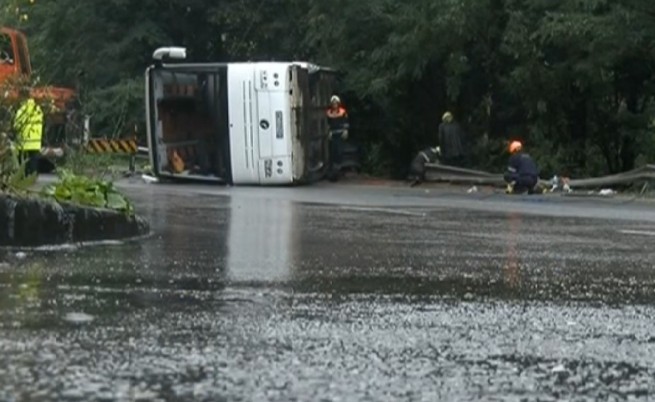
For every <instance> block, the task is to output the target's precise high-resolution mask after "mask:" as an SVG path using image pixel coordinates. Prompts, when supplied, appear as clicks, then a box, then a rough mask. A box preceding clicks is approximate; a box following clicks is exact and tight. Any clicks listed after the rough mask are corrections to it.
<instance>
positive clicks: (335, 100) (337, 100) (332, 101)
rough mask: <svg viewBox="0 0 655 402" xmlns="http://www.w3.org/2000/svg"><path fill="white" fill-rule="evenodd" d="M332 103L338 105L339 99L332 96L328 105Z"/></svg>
mask: <svg viewBox="0 0 655 402" xmlns="http://www.w3.org/2000/svg"><path fill="white" fill-rule="evenodd" d="M334 102H336V103H339V104H340V103H341V98H339V97H338V96H337V95H332V97H331V98H330V103H334Z"/></svg>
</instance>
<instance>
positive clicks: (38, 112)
mask: <svg viewBox="0 0 655 402" xmlns="http://www.w3.org/2000/svg"><path fill="white" fill-rule="evenodd" d="M20 92H21V98H27V99H25V100H24V101H23V103H22V104H21V106H20V107H19V108H18V110H17V111H16V116H15V118H14V131H15V133H16V149H17V150H18V159H19V162H20V163H21V164H22V163H26V165H25V175H31V174H33V173H36V172H37V171H38V163H39V155H40V154H41V140H42V137H43V110H42V109H41V107H40V106H39V105H38V104H37V103H36V101H34V99H33V98H31V97H30V96H29V90H27V89H21V91H20Z"/></svg>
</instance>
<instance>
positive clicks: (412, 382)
mask: <svg viewBox="0 0 655 402" xmlns="http://www.w3.org/2000/svg"><path fill="white" fill-rule="evenodd" d="M163 188H164V187H162V189H160V188H159V187H152V186H151V187H145V186H134V187H132V188H130V189H129V192H130V194H132V195H133V196H134V197H135V198H136V199H137V203H138V207H139V211H141V212H142V213H143V214H144V215H145V216H146V217H147V218H149V219H150V220H151V222H152V226H153V230H154V234H153V235H152V236H151V237H149V238H147V239H144V240H141V241H133V242H127V243H117V244H104V245H96V246H91V247H83V248H79V249H78V248H72V247H71V248H64V249H59V250H41V251H38V252H28V253H27V256H26V257H24V258H21V257H22V256H21V255H20V254H19V255H18V256H17V255H16V253H15V251H12V252H6V253H5V256H4V257H3V259H2V260H3V261H5V262H4V263H1V264H0V362H1V364H0V400H2V401H22V400H37V401H38V400H84V401H87V400H208V401H209V400H211V401H221V400H229V401H236V400H243V401H262V400H272V401H293V400H298V401H346V400H370V401H378V400H393V401H396V400H412V401H413V400H425V401H433V400H585V399H587V400H597V399H602V400H614V399H619V400H623V399H626V400H629V399H644V400H649V399H654V398H655V380H654V378H655V363H654V362H655V331H654V329H655V323H654V322H653V316H654V315H655V308H654V306H655V270H654V267H653V265H654V262H655V251H653V247H652V244H653V238H654V236H655V219H653V217H652V212H651V211H652V208H651V207H649V206H643V205H642V206H636V205H630V204H625V205H620V204H612V205H608V204H607V203H605V204H600V203H599V204H595V203H594V202H590V201H584V202H573V201H571V202H557V203H553V202H551V201H548V200H540V199H532V200H527V199H513V200H511V201H509V200H508V199H505V198H503V197H496V199H495V200H493V201H484V200H479V204H476V206H475V207H474V208H473V207H471V205H468V206H467V203H471V200H470V198H467V197H466V196H449V197H445V196H444V197H439V195H438V194H422V195H421V196H420V197H419V196H417V195H416V194H418V193H411V194H412V196H415V198H414V199H413V200H412V201H411V202H410V201H407V200H409V198H407V199H404V198H402V197H398V195H397V191H400V190H397V191H396V190H394V191H396V192H393V191H391V190H389V191H388V192H382V193H374V192H371V190H366V189H362V188H358V187H352V188H350V189H348V188H347V186H343V188H346V189H345V190H344V189H343V188H340V190H339V191H341V192H346V193H348V192H352V193H356V194H358V195H357V197H360V198H361V197H363V198H367V197H368V198H369V201H370V202H369V203H368V204H367V205H363V204H360V203H358V202H355V201H361V199H360V198H357V199H356V200H351V201H353V202H346V201H344V202H343V203H340V202H338V198H339V197H340V194H341V193H339V192H336V193H335V191H336V190H334V191H332V190H330V188H329V187H326V186H317V187H316V188H315V189H309V188H308V189H300V190H297V189H294V190H292V189H287V190H284V189H276V190H268V189H256V190H253V189H245V190H241V189H223V190H220V191H218V192H217V193H215V194H211V191H204V190H203V191H186V188H185V187H179V188H178V189H177V190H171V189H170V188H169V189H166V190H164V189H163ZM284 191H288V193H286V194H290V195H288V196H286V195H284V194H285V193H284ZM311 191H314V193H312V195H311V197H309V198H310V200H308V199H305V198H304V196H303V194H307V193H308V192H311ZM299 194H300V195H299ZM408 194H409V193H408ZM323 197H324V199H325V200H328V201H329V203H327V204H324V203H321V202H320V201H321V199H322V198H323ZM385 197H386V198H385ZM333 198H336V199H337V200H336V201H335V200H334V199H333ZM311 199H316V200H315V201H316V202H309V201H311ZM294 200H301V201H302V202H297V201H294ZM394 202H395V203H397V204H398V205H397V206H396V207H394ZM431 204H433V205H432V206H431ZM401 205H402V206H401ZM485 205H486V206H485ZM522 208H528V209H531V210H540V209H543V210H544V211H545V210H549V211H550V212H548V213H545V214H543V215H535V214H531V213H529V212H525V211H523V210H522ZM649 208H650V209H649ZM485 209H486V211H485ZM502 209H506V210H509V211H513V212H502ZM575 210H580V211H586V215H589V216H590V217H585V218H574V217H572V216H571V215H576V213H573V212H572V211H575ZM517 211H519V212H517ZM521 211H523V212H521ZM594 211H595V212H594ZM608 211H609V212H608ZM612 211H613V212H612ZM594 214H596V215H598V216H596V217H594V216H593V215H594ZM608 214H609V215H611V216H612V217H613V218H612V219H608V218H607V216H608ZM616 216H620V217H622V218H621V219H619V218H616Z"/></svg>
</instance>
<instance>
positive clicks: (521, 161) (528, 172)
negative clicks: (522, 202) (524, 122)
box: [505, 141, 539, 194]
mask: <svg viewBox="0 0 655 402" xmlns="http://www.w3.org/2000/svg"><path fill="white" fill-rule="evenodd" d="M509 153H510V154H511V156H510V158H509V163H508V164H507V171H506V172H505V182H506V183H507V191H506V192H507V193H508V194H523V193H526V192H527V193H528V194H534V192H535V188H536V187H537V184H538V183H539V169H538V168H537V164H536V163H535V161H534V160H533V159H532V157H530V155H528V154H527V153H525V152H523V144H521V143H520V142H519V141H513V142H512V143H511V144H509Z"/></svg>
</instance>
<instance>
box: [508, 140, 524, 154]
mask: <svg viewBox="0 0 655 402" xmlns="http://www.w3.org/2000/svg"><path fill="white" fill-rule="evenodd" d="M521 149H523V144H521V141H512V142H510V143H509V153H510V154H514V153H517V152H518V151H520V150H521Z"/></svg>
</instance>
